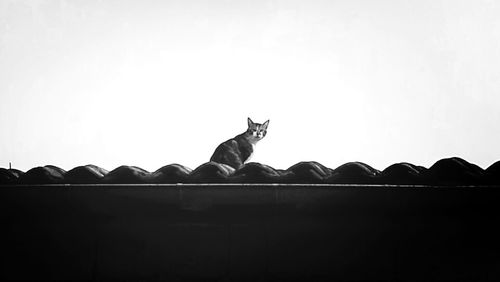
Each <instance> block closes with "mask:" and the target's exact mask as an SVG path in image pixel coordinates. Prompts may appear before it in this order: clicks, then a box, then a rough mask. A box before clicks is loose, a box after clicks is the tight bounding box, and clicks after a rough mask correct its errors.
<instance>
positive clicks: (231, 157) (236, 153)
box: [210, 118, 269, 169]
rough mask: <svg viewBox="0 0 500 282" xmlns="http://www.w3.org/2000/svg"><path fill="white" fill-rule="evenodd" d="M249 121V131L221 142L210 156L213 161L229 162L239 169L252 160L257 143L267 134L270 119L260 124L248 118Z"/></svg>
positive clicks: (228, 163)
mask: <svg viewBox="0 0 500 282" xmlns="http://www.w3.org/2000/svg"><path fill="white" fill-rule="evenodd" d="M247 122H248V129H247V131H245V132H243V133H241V134H240V135H237V136H235V137H234V138H231V139H229V140H227V141H226V142H224V143H222V144H220V145H219V146H218V147H217V149H215V152H214V154H213V155H212V157H211V158H210V161H211V162H217V163H221V164H227V165H229V166H231V167H233V168H234V169H239V168H241V167H242V166H243V165H244V164H245V163H247V162H248V161H249V160H250V158H251V156H252V154H253V152H254V149H255V144H257V142H258V141H260V140H262V138H264V136H266V134H267V126H268V125H269V120H267V121H266V122H264V123H263V124H260V123H254V122H253V121H252V120H251V119H250V118H248V119H247Z"/></svg>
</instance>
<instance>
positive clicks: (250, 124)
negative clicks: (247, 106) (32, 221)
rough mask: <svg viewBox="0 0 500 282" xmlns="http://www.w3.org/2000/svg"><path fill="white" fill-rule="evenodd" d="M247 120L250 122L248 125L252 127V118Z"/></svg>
mask: <svg viewBox="0 0 500 282" xmlns="http://www.w3.org/2000/svg"><path fill="white" fill-rule="evenodd" d="M247 122H248V127H252V125H253V121H252V120H251V119H250V118H248V119H247Z"/></svg>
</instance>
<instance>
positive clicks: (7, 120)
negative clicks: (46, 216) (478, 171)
mask: <svg viewBox="0 0 500 282" xmlns="http://www.w3.org/2000/svg"><path fill="white" fill-rule="evenodd" d="M499 15H500V1H493V0H491V1H484V0H469V1H460V0H450V1H439V0H427V1H424V0H414V1H412V0H409V1H399V0H392V1H391V0H385V1H374V0H373V1H369V0H366V1H352V0H350V1H347V0H346V1H340V0H339V1H311V0H307V1H289V0H286V1H285V0H283V1H274V0H252V1H246V0H245V1H244V0H241V1H230V0H226V1H218V0H215V1H186V0H179V1H160V0H158V1H142V0H137V1H129V0H125V1H90V0H89V1H65V0H60V1H56V0H50V1H42V0H38V1H36V0H29V1H19V0H16V1H6V0H0V162H1V163H0V167H8V164H9V161H10V162H12V164H13V167H15V168H18V169H21V170H24V171H26V170H28V169H30V168H32V167H35V166H39V165H46V164H53V165H57V166H60V167H62V168H64V169H66V170H69V169H71V168H73V167H75V166H78V165H85V164H95V165H98V166H101V167H103V168H106V169H108V170H111V169H114V168H116V167H117V166H119V165H123V164H125V165H136V166H139V167H142V168H144V169H147V170H149V171H154V170H156V169H158V168H160V167H161V166H163V165H166V164H170V163H180V164H183V165H186V166H188V167H190V168H196V167H197V166H198V165H200V164H202V163H204V162H206V161H208V160H209V158H210V156H211V154H212V153H213V151H214V149H215V147H216V146H217V145H218V144H219V143H221V142H223V141H225V140H227V139H229V138H231V137H233V136H235V135H237V134H239V133H241V132H243V131H244V130H245V129H246V118H247V117H251V118H252V119H253V120H254V121H255V122H264V121H265V120H266V119H270V120H271V121H270V125H269V130H268V134H267V136H266V138H264V140H263V141H261V142H260V143H259V144H258V145H257V151H256V154H255V157H254V158H253V161H257V162H261V163H265V164H268V165H271V166H273V167H275V168H283V169H284V168H288V167H289V166H291V165H293V164H295V163H297V162H299V161H306V160H314V161H318V162H320V163H322V164H324V165H326V166H329V167H331V168H335V167H337V166H339V165H341V164H343V163H345V162H349V161H362V162H365V163H367V164H369V165H371V166H373V167H375V168H377V169H384V168H385V167H387V166H388V165H390V164H392V163H396V162H403V161H405V162H411V163H414V164H417V165H423V166H427V167H429V166H430V165H432V164H433V163H434V162H435V161H437V160H438V159H441V158H444V157H450V156H459V157H462V158H464V159H466V160H468V161H470V162H473V163H476V164H478V165H480V166H481V167H483V168H486V167H487V166H489V165H490V164H492V163H493V162H495V161H496V160H499V159H500V146H499V144H500V123H499V122H500V67H499V65H500V17H499Z"/></svg>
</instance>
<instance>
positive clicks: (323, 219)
mask: <svg viewBox="0 0 500 282" xmlns="http://www.w3.org/2000/svg"><path fill="white" fill-rule="evenodd" d="M0 194H1V195H0V207H1V211H0V217H1V218H0V219H1V222H2V230H1V232H2V243H3V244H2V248H1V252H0V254H1V257H2V262H1V267H0V275H1V276H2V277H0V278H8V279H26V278H35V279H108V278H118V279H148V280H149V279H170V280H181V281H184V280H203V281H220V280H222V281H231V280H246V281H255V280H259V281H271V280H272V281H280V280H294V279H297V280H306V279H307V280H309V281H313V280H321V279H325V280H329V279H332V278H333V279H342V280H357V279H430V278H433V279H460V280H481V279H499V278H500V236H499V235H500V231H498V225H499V222H500V221H499V219H500V216H499V215H500V213H499V210H500V205H498V199H499V196H500V188H499V187H483V188H481V187H461V188H460V187H441V188H439V187H397V186H378V187H376V186H327V185H323V186H312V187H310V186H300V185H299V186H290V185H288V186H287V185H280V186H272V185H267V186H266V185H263V186H257V185H253V186H238V185H232V186H220V185H215V186H207V185H200V186H197V185H173V186H165V185H164V186H151V185H150V186H137V185H135V186H134V185H130V186H114V185H108V186H105V185H101V186H84V185H82V186H78V185H73V186H68V185H66V186H54V185H53V186H4V187H1V189H0Z"/></svg>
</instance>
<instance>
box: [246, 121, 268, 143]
mask: <svg viewBox="0 0 500 282" xmlns="http://www.w3.org/2000/svg"><path fill="white" fill-rule="evenodd" d="M247 121H248V129H247V134H249V135H250V138H251V139H252V141H255V142H257V141H259V140H261V139H262V138H264V136H266V133H267V126H268V125H269V120H267V121H266V122H264V123H263V124H260V123H255V122H253V121H252V120H251V119H250V118H248V120H247Z"/></svg>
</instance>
